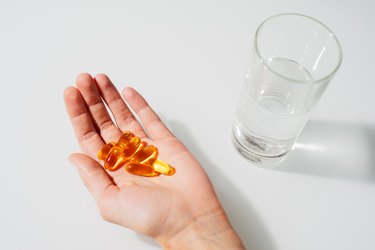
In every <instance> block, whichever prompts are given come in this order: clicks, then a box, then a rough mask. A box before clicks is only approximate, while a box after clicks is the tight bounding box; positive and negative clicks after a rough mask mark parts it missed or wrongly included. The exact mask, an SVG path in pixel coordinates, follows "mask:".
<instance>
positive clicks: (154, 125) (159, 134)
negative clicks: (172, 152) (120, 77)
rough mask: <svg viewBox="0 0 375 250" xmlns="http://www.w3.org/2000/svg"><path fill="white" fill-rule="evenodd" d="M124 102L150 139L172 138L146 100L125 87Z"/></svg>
mask: <svg viewBox="0 0 375 250" xmlns="http://www.w3.org/2000/svg"><path fill="white" fill-rule="evenodd" d="M122 94H123V96H124V98H125V100H126V101H127V102H128V104H129V106H130V107H131V108H132V109H133V110H134V112H135V113H136V114H137V115H138V116H139V118H140V119H141V122H142V124H143V127H144V128H145V129H146V131H147V133H148V134H149V135H150V136H151V138H152V139H154V140H158V139H167V138H171V137H174V136H173V134H172V132H171V131H170V130H169V129H168V128H167V127H166V126H165V125H164V123H163V122H162V121H161V120H160V118H159V116H158V115H157V114H156V113H155V111H154V110H153V109H152V108H151V107H150V106H149V105H148V103H147V102H146V100H145V99H144V98H143V97H142V96H141V95H140V94H139V93H138V92H137V91H136V90H134V89H133V88H130V87H127V88H125V89H124V90H123V92H122Z"/></svg>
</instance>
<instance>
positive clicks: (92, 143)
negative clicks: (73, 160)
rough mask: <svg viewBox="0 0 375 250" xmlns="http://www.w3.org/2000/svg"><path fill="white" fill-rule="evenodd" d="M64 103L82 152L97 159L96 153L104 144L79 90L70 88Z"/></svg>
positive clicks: (65, 93)
mask: <svg viewBox="0 0 375 250" xmlns="http://www.w3.org/2000/svg"><path fill="white" fill-rule="evenodd" d="M64 102H65V107H66V110H67V112H68V115H69V117H70V120H71V123H72V125H73V129H74V132H75V135H76V138H77V141H78V143H79V145H80V147H81V149H82V151H83V152H85V153H87V154H89V155H90V156H92V157H96V153H97V152H98V151H99V149H100V148H102V147H103V144H104V143H103V140H102V138H101V137H100V136H99V134H98V133H97V131H96V129H95V126H94V124H93V121H92V119H91V115H90V113H89V112H88V110H87V108H86V105H85V102H84V101H83V99H82V96H81V94H80V92H79V91H78V89H76V88H75V87H68V88H67V89H66V90H65V92H64Z"/></svg>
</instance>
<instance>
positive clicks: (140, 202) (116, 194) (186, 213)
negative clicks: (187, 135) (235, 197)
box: [64, 73, 243, 249]
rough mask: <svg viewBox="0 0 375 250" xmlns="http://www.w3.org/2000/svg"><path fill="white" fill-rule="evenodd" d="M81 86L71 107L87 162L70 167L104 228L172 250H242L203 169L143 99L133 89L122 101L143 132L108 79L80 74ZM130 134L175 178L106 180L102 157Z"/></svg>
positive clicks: (120, 173) (78, 158) (70, 92)
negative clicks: (108, 147) (107, 147)
mask: <svg viewBox="0 0 375 250" xmlns="http://www.w3.org/2000/svg"><path fill="white" fill-rule="evenodd" d="M76 85H77V87H68V88H67V89H66V90H65V93H64V100H65V105H66V109H67V112H68V114H69V117H70V119H71V122H72V125H73V128H74V131H75V135H76V138H77V140H78V143H79V145H80V147H81V150H82V152H83V153H84V154H82V153H75V154H72V155H71V156H70V157H69V159H70V161H71V162H72V164H73V165H75V166H76V168H77V170H78V172H79V174H80V177H81V179H82V181H83V183H84V184H85V185H86V186H87V188H88V190H89V191H90V193H91V194H92V196H93V197H94V199H95V201H96V203H97V206H98V208H99V210H100V213H101V216H102V217H103V218H104V220H106V221H109V222H112V223H116V224H119V225H122V226H125V227H128V228H130V229H132V230H134V231H136V232H138V233H141V234H144V235H147V236H150V237H152V238H154V239H155V240H156V241H158V242H159V243H160V244H161V245H162V246H163V247H164V248H165V249H171V248H173V249H200V248H203V249H210V248H214V249H220V248H223V249H243V246H242V243H241V240H240V239H239V238H238V236H237V234H236V233H235V232H234V230H233V229H232V227H231V226H230V223H229V221H228V219H227V216H226V214H225V212H224V210H223V208H222V206H221V205H220V203H219V201H218V199H217V197H216V195H215V192H214V189H213V187H212V185H211V182H210V180H209V179H208V177H207V175H206V173H205V172H204V170H203V169H202V167H201V166H200V164H199V163H198V162H197V160H196V159H195V158H194V157H193V155H192V154H191V153H190V152H189V151H188V149H187V148H186V147H185V146H184V145H183V144H182V143H181V142H180V141H179V140H178V139H176V137H175V136H174V135H173V134H172V133H171V131H169V130H168V128H167V127H166V126H165V125H164V124H163V123H162V121H161V120H160V119H159V117H158V116H157V114H156V113H155V112H154V111H153V110H152V108H151V107H150V106H149V105H148V104H147V102H146V101H145V99H144V98H143V97H142V96H141V95H140V94H139V93H138V92H136V91H135V90H134V89H132V88H129V87H128V88H125V89H124V90H123V92H122V94H123V97H124V98H125V100H126V102H127V103H128V105H129V107H130V108H131V109H132V110H133V111H134V112H135V113H136V114H137V115H138V117H139V119H140V122H141V123H142V126H141V124H140V123H139V122H138V121H137V119H136V118H135V116H134V114H133V113H132V112H131V111H130V109H129V107H128V106H127V104H126V103H125V101H124V99H123V98H122V97H121V95H120V94H119V92H118V91H117V89H116V88H115V86H114V85H113V83H112V82H111V81H110V79H109V78H108V77H107V76H106V75H103V74H99V75H97V76H96V77H95V78H93V77H91V76H90V75H89V74H85V73H84V74H80V75H79V76H78V77H77V81H76ZM103 101H104V102H105V104H106V105H107V106H108V107H109V110H110V112H111V113H112V115H113V117H114V119H115V122H114V121H113V120H112V119H111V116H110V115H109V113H108V111H107V109H106V107H105V104H104V102H103ZM123 131H131V132H132V133H134V134H135V135H136V136H138V137H140V138H141V139H142V140H143V141H145V142H147V143H148V144H152V145H154V146H156V147H157V148H158V149H159V157H158V158H159V159H161V160H163V161H165V162H167V163H169V164H170V165H172V166H173V167H174V168H175V169H176V173H175V174H174V175H173V176H164V175H160V176H159V177H141V176H135V175H132V174H130V173H128V172H126V171H125V170H124V168H121V169H119V170H117V171H114V172H107V171H106V170H105V169H104V168H103V167H102V165H101V162H99V160H98V159H97V153H98V151H99V150H100V149H101V148H102V147H103V145H104V144H105V143H108V142H112V141H117V140H118V138H119V137H120V136H121V134H122V132H123Z"/></svg>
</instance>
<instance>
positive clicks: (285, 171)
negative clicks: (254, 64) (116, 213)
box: [0, 0, 375, 250]
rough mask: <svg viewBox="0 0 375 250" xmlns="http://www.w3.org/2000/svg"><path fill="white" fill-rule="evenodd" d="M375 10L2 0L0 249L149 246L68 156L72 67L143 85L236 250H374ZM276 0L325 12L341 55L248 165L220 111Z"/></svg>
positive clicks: (227, 105) (347, 5) (232, 96)
mask: <svg viewBox="0 0 375 250" xmlns="http://www.w3.org/2000/svg"><path fill="white" fill-rule="evenodd" d="M374 11H375V5H374V4H373V2H372V1H370V0H368V1H338V0H337V1H327V0H315V1H311V0H308V1H291V0H288V1H276V0H274V1H271V0H267V1H264V0H263V1H239V0H231V1H229V0H228V1H208V0H202V1H172V0H171V1H152V0H150V1H144V0H140V1H101V2H100V1H89V0H87V1H73V0H72V1H67V0H66V1H44V2H43V1H23V2H22V1H4V0H1V1H0V98H1V99H0V107H1V124H0V126H1V127H0V132H1V139H2V140H1V157H2V163H1V174H0V202H1V203H0V249H12V250H13V249H14V250H16V249H17V250H18V249H38V250H39V249H41V250H44V249H71V250H76V249H77V250H78V249H90V250H99V249H111V250H116V249H118V250H120V249H159V247H158V246H157V245H156V244H155V243H154V242H153V241H152V240H150V239H148V238H145V237H142V236H140V235H137V234H135V233H134V232H132V231H130V230H128V229H126V228H122V227H119V226H116V225H112V224H109V223H106V222H104V221H103V220H102V219H101V218H100V216H99V214H98V212H97V209H96V206H95V204H94V202H93V200H92V198H91V197H90V195H89V193H88V191H87V190H86V189H85V187H84V186H83V185H82V184H81V182H80V179H79V177H78V174H77V173H76V171H75V169H74V168H73V167H71V166H70V164H69V162H68V161H67V156H68V155H69V154H70V153H71V152H74V151H77V150H78V146H77V144H76V142H75V139H74V136H73V132H72V128H71V126H70V123H69V120H68V118H67V116H66V114H65V109H64V106H63V99H62V93H63V90H64V89H65V88H66V87H67V86H68V85H71V84H73V83H74V80H75V76H76V75H77V74H78V73H80V72H90V73H92V74H97V73H100V72H103V73H107V74H108V75H109V76H110V77H111V78H112V79H113V81H114V82H115V84H116V86H117V87H118V88H120V89H122V88H123V87H125V86H128V85H131V86H133V87H135V88H136V89H138V90H139V91H140V92H141V93H142V94H143V95H144V96H145V97H146V99H147V100H148V101H149V103H150V104H151V105H152V106H153V107H154V108H155V110H156V111H158V112H159V114H160V115H161V117H162V118H163V119H164V121H165V122H166V123H167V124H168V126H169V127H170V128H171V129H172V130H173V131H174V132H175V134H176V135H177V136H178V137H179V138H180V139H181V140H182V141H183V142H184V143H185V144H186V145H187V146H188V147H189V148H190V149H191V151H192V152H193V153H194V154H195V155H196V157H197V158H198V159H199V160H200V161H201V163H202V164H203V166H204V168H205V169H206V171H207V172H208V174H209V176H210V177H211V179H212V181H213V183H214V185H215V188H216V190H217V193H218V195H219V197H220V199H221V201H222V203H223V206H224V207H225V209H226V211H227V212H228V215H229V217H230V220H231V222H232V224H233V226H234V227H235V229H236V230H237V231H238V233H239V234H240V235H241V237H242V239H243V241H244V242H245V244H246V246H247V248H248V249H255V250H262V249H267V250H268V249H270V250H272V249H280V250H301V249H304V250H310V249H311V250H316V249H320V250H325V249H327V250H332V249H340V250H346V249H348V250H349V249H356V250H357V249H360V250H367V249H369V250H370V249H375V237H374V229H375V215H374V213H375V187H374V183H375V156H374V155H375V115H374V107H375V98H374V95H375V87H374V80H373V79H374V77H373V76H374V67H373V65H374V61H373V60H372V59H373V58H374V57H375V49H374V44H375V29H374V24H375V15H374ZM281 12H299V13H303V14H307V15H310V16H313V17H315V18H317V19H319V20H321V21H322V22H323V23H325V24H327V25H328V26H329V27H330V28H331V29H332V30H333V31H334V32H335V33H336V35H337V36H338V38H339V39H340V41H341V43H342V47H343V51H344V60H343V64H342V66H341V69H340V70H339V72H338V74H337V75H336V77H335V78H334V79H333V81H332V82H331V84H330V86H329V87H328V89H327V91H326V92H325V94H324V95H323V98H322V100H321V102H320V103H319V105H318V108H317V109H316V110H315V113H314V115H313V116H312V118H311V120H310V122H309V124H308V125H307V127H306V129H305V131H304V132H303V134H302V135H301V137H300V139H299V140H298V144H297V146H296V149H295V151H294V152H293V153H292V154H291V155H290V157H289V158H288V159H287V161H286V162H285V163H284V164H283V165H282V166H280V167H279V168H278V169H274V170H270V169H260V168H257V167H254V166H252V165H251V164H250V163H248V162H247V161H246V160H244V159H243V158H242V157H240V156H239V154H238V153H237V152H236V151H235V150H234V148H233V146H232V144H231V141H230V134H231V123H232V120H233V116H234V113H235V107H236V104H237V99H238V97H239V92H240V88H241V85H242V82H243V78H244V74H245V70H246V66H247V62H248V55H249V52H250V48H251V43H252V40H253V35H254V32H255V30H256V28H257V26H258V25H259V24H260V22H261V21H263V20H264V19H265V18H267V17H269V16H271V15H273V14H277V13H281ZM124 212H126V211H124ZM177 219H178V218H176V220H177Z"/></svg>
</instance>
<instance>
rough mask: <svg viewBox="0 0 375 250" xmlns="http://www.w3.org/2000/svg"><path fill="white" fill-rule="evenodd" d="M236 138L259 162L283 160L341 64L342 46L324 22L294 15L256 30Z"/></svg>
mask: <svg viewBox="0 0 375 250" xmlns="http://www.w3.org/2000/svg"><path fill="white" fill-rule="evenodd" d="M252 47H253V48H252V52H251V55H250V61H249V66H248V70H247V72H246V75H245V81H244V85H243V89H242V91H241V95H240V99H239V103H238V107H237V112H236V117H235V121H234V124H233V142H234V145H235V147H236V148H237V150H238V151H239V152H240V153H241V154H242V155H243V156H245V157H246V158H248V159H249V160H251V161H253V162H255V163H258V164H259V165H264V166H265V165H274V164H276V163H278V162H280V161H281V160H283V159H284V158H285V157H286V156H287V154H288V153H289V152H290V151H291V150H292V148H293V145H294V143H295V141H296V139H297V137H298V135H299V134H300V132H301V131H302V129H303V127H304V126H305V123H306V122H307V120H308V118H309V117H310V115H311V113H312V111H313V110H314V107H315V106H316V105H317V103H318V101H319V99H320V97H321V96H322V94H323V92H324V90H325V89H326V87H327V85H328V83H329V82H330V80H331V79H332V77H333V76H334V75H335V73H336V72H337V70H338V69H339V67H340V64H341V60H342V49H341V46H340V43H339V41H338V39H337V37H336V36H335V34H334V33H333V32H332V31H331V30H330V29H329V28H328V27H327V26H326V25H324V24H323V23H321V22H320V21H318V20H316V19H314V18H311V17H308V16H305V15H302V14H294V13H286V14H278V15H275V16H272V17H269V18H268V19H266V20H265V21H263V23H262V24H261V25H260V26H259V28H258V29H257V31H256V34H255V39H254V43H253V46H252Z"/></svg>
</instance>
